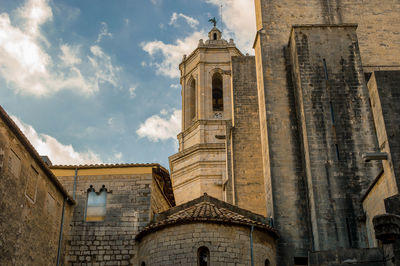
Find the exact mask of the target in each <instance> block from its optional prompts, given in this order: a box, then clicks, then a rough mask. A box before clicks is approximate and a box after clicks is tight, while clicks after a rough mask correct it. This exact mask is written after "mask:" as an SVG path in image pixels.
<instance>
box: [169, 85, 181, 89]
mask: <svg viewBox="0 0 400 266" xmlns="http://www.w3.org/2000/svg"><path fill="white" fill-rule="evenodd" d="M180 86H181V84H171V85H169V87H170V88H173V89H179V88H180Z"/></svg>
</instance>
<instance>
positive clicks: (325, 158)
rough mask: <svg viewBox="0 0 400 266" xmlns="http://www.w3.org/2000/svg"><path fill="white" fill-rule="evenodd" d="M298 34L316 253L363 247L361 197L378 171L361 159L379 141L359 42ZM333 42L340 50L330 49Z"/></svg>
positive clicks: (311, 30)
mask: <svg viewBox="0 0 400 266" xmlns="http://www.w3.org/2000/svg"><path fill="white" fill-rule="evenodd" d="M294 34H295V39H294V40H295V42H296V46H295V47H296V51H295V53H296V54H295V55H292V61H293V65H294V67H295V69H294V72H295V73H296V75H297V76H296V75H294V76H295V79H296V80H297V81H298V82H300V84H298V85H297V88H296V89H297V90H299V91H298V93H297V94H296V95H297V98H298V99H297V101H296V102H297V104H298V108H297V109H298V112H300V113H301V115H298V116H299V117H300V118H301V120H300V121H301V124H302V128H303V132H302V134H301V136H302V137H303V138H304V140H305V141H304V142H303V145H304V154H305V156H306V160H305V161H306V164H305V167H306V172H307V173H309V174H308V175H309V176H308V187H309V197H310V203H311V210H312V212H313V214H312V217H313V219H312V223H313V225H314V226H313V228H314V229H313V231H314V239H315V240H316V241H317V242H316V247H315V248H316V250H327V249H332V248H337V247H363V246H364V243H363V240H364V239H361V238H360V229H359V225H358V217H360V216H361V215H362V209H361V204H360V202H359V198H358V195H360V193H361V191H362V190H363V189H366V187H367V186H368V183H369V182H370V181H371V180H372V179H373V177H374V173H375V172H376V171H377V169H375V168H376V165H375V164H372V165H370V166H369V167H368V166H365V163H364V162H363V161H362V159H361V157H360V154H361V152H363V151H364V150H366V149H368V148H369V146H370V143H374V141H375V142H376V137H375V132H374V129H373V123H372V117H371V110H370V109H369V105H368V104H367V101H368V93H367V91H366V87H365V84H364V79H363V78H364V77H363V72H362V69H361V61H360V57H359V53H358V46H357V37H356V35H355V32H354V31H352V29H351V27H347V28H346V27H322V26H320V27H318V26H315V27H303V28H301V27H299V28H295V29H294ZM305 35H307V36H305ZM339 36H343V37H342V38H340V37H339ZM345 36H346V37H345ZM333 40H335V44H336V46H337V47H336V48H332V47H330V46H329V44H330V43H332V42H333ZM338 40H341V42H338ZM291 45H294V44H291ZM343 47H347V48H348V50H346V49H343ZM293 52H294V51H293V49H292V53H293ZM325 58H326V66H327V70H326V73H327V75H326V74H325V73H324V72H325V71H324V64H325ZM330 105H331V106H332V107H331V106H330ZM331 112H334V113H333V114H332V113H331ZM332 115H334V117H335V119H333V116H332ZM306 144H307V146H306ZM336 145H337V149H335V146H336ZM336 153H337V154H336ZM335 154H336V156H335ZM366 168H367V169H366ZM371 173H372V174H371ZM333 225H334V226H333ZM333 230H334V232H332V231H333ZM332 236H336V237H334V238H333V237H332Z"/></svg>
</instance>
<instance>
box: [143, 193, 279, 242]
mask: <svg viewBox="0 0 400 266" xmlns="http://www.w3.org/2000/svg"><path fill="white" fill-rule="evenodd" d="M195 221H202V222H215V223H230V224H239V225H247V226H251V225H253V226H255V227H258V228H260V229H264V230H267V231H270V232H271V233H272V234H273V235H274V236H275V237H278V232H277V231H276V230H275V229H274V228H272V227H271V226H270V225H269V220H268V219H267V218H265V217H263V216H261V215H258V214H255V213H252V212H249V211H246V210H244V209H241V208H239V207H237V206H234V205H231V204H229V203H226V202H223V201H220V200H218V199H216V198H213V197H210V196H208V195H207V194H205V195H204V196H201V197H200V198H198V199H195V200H192V201H190V202H187V203H185V204H182V205H180V206H177V207H174V208H171V209H170V210H168V211H165V212H163V213H160V214H158V215H157V218H156V221H153V222H152V223H150V224H149V225H148V226H146V227H145V228H144V229H143V230H142V231H141V232H140V233H139V234H138V235H137V237H136V238H137V239H140V238H141V237H143V236H144V235H146V234H147V233H150V232H152V231H156V230H158V229H161V228H163V227H166V226H169V225H174V224H181V223H188V222H195Z"/></svg>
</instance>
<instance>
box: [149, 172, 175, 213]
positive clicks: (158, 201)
mask: <svg viewBox="0 0 400 266" xmlns="http://www.w3.org/2000/svg"><path fill="white" fill-rule="evenodd" d="M161 189H162V188H161V185H160V184H159V183H158V182H157V180H156V178H153V183H152V185H151V203H150V206H151V214H152V215H154V214H155V213H160V212H163V211H166V210H168V209H169V208H170V207H171V205H170V203H169V202H168V201H167V200H166V199H165V196H164V194H163V193H162V190H161Z"/></svg>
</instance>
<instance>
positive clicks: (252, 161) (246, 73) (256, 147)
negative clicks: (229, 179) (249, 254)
mask: <svg viewBox="0 0 400 266" xmlns="http://www.w3.org/2000/svg"><path fill="white" fill-rule="evenodd" d="M232 88H233V89H232V99H233V101H232V103H233V106H232V116H233V129H232V148H231V149H232V153H231V160H232V161H233V165H232V166H233V169H232V175H233V180H234V181H233V183H234V191H235V192H234V194H235V204H236V205H237V206H239V207H241V208H245V209H247V210H250V211H252V212H255V213H258V214H261V215H263V216H266V215H267V212H266V205H265V201H266V194H265V191H266V189H265V186H264V176H263V168H262V154H261V140H260V118H259V114H258V105H257V103H258V97H257V79H256V68H255V59H254V57H253V56H241V57H232ZM268 193H270V191H268Z"/></svg>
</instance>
